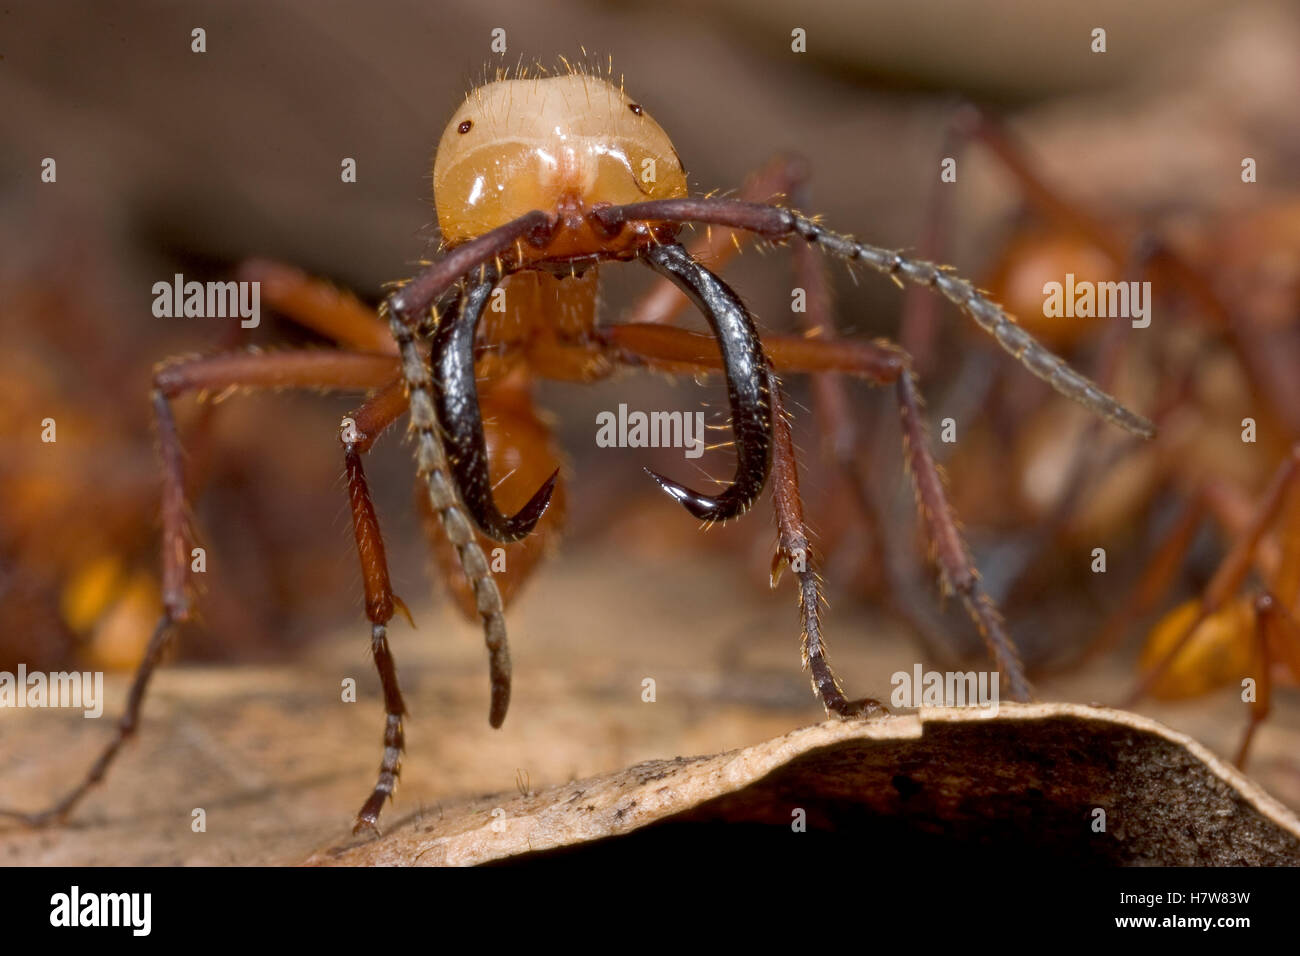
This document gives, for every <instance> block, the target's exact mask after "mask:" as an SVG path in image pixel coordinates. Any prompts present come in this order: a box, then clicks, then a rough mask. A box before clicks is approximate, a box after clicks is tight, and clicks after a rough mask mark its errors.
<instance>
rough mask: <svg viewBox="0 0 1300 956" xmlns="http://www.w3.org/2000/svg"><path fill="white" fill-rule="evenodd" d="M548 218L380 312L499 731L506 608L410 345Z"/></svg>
mask: <svg viewBox="0 0 1300 956" xmlns="http://www.w3.org/2000/svg"><path fill="white" fill-rule="evenodd" d="M555 225H556V220H555V217H553V216H551V215H548V214H547V213H544V212H540V211H534V212H530V213H525V214H524V215H523V216H520V217H519V218H518V219H515V220H514V221H512V222H508V223H506V224H505V225H504V226H500V227H498V228H496V229H493V230H492V231H491V232H487V233H484V234H483V235H482V236H479V237H478V238H477V239H471V240H470V241H468V242H466V243H463V244H462V245H459V246H457V247H456V248H455V249H453V250H451V251H450V252H448V253H447V254H446V255H445V256H443V257H442V258H441V259H438V260H437V261H436V262H433V263H431V264H430V265H428V266H426V267H425V268H424V269H422V270H420V272H418V273H417V274H416V275H415V276H414V277H413V278H412V279H411V280H410V281H409V282H407V283H406V284H405V285H403V286H402V287H401V288H400V289H397V290H396V291H394V292H392V293H391V294H390V295H389V296H388V298H386V299H385V300H384V302H383V304H382V305H381V306H380V309H379V313H380V316H381V317H383V318H387V320H388V328H389V331H390V332H391V334H392V337H393V339H394V341H396V342H397V351H398V356H399V357H400V359H401V367H402V379H403V381H404V382H405V383H406V391H407V394H408V396H409V400H410V410H411V428H412V430H414V432H415V433H416V453H415V455H416V473H417V475H418V476H419V477H420V479H421V480H422V481H423V482H424V483H425V486H426V489H427V491H428V496H429V507H430V510H431V511H432V512H433V513H434V514H435V515H437V516H438V520H439V521H440V522H441V523H442V528H443V531H444V532H445V533H446V535H447V539H448V541H450V543H451V545H452V547H453V548H455V549H456V555H457V559H458V560H459V561H460V565H461V569H462V570H463V571H464V572H465V577H466V579H467V580H468V581H469V582H470V584H471V586H472V587H473V589H474V598H475V603H476V605H477V610H478V613H479V617H480V618H481V619H482V621H483V636H484V641H485V643H486V644H487V648H488V658H489V662H490V663H489V667H490V670H491V682H492V700H491V704H490V706H489V709H488V722H489V723H490V724H491V725H492V726H493V727H500V726H501V724H502V722H504V721H505V719H506V711H507V710H508V709H509V707H510V646H509V641H508V638H507V635H506V619H505V605H504V602H503V601H502V599H501V591H500V590H499V589H498V588H497V585H496V582H495V581H493V579H492V570H491V567H490V566H489V565H488V562H487V558H486V557H485V556H484V554H483V549H482V547H481V546H480V545H479V543H478V539H477V538H476V537H475V536H474V529H473V527H472V525H471V524H470V521H469V518H467V517H466V516H465V512H464V510H463V508H462V507H461V504H460V501H459V499H458V497H457V495H456V489H455V486H454V484H453V483H452V480H451V479H450V477H449V475H448V462H447V454H446V451H445V450H444V448H443V445H442V439H441V438H440V437H439V434H438V419H437V412H436V411H435V403H434V396H433V377H432V375H431V374H430V372H429V366H428V363H427V362H426V361H425V358H424V355H423V353H422V352H421V350H420V346H419V344H418V342H417V340H416V336H417V334H418V333H419V332H420V331H421V330H424V329H426V328H428V327H429V324H430V320H431V318H432V317H433V316H434V309H435V307H436V305H437V303H438V301H439V300H440V299H441V298H442V297H443V295H444V294H445V293H447V292H448V290H450V289H451V287H452V286H453V285H455V284H456V282H457V281H459V280H460V279H462V278H464V277H466V276H469V275H470V274H471V273H474V272H478V271H479V270H482V269H486V268H487V267H488V266H489V265H492V264H494V263H495V261H496V260H497V259H498V258H500V257H502V256H505V255H508V254H509V253H510V252H511V251H512V250H515V249H516V247H518V246H520V245H521V244H523V243H524V242H535V243H543V244H544V243H545V241H546V239H547V237H548V236H549V235H551V234H552V233H553V230H554V228H555Z"/></svg>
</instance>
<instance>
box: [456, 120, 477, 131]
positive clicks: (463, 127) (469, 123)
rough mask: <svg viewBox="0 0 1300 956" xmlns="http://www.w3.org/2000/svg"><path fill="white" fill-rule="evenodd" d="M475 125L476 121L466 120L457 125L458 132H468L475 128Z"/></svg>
mask: <svg viewBox="0 0 1300 956" xmlns="http://www.w3.org/2000/svg"><path fill="white" fill-rule="evenodd" d="M473 127H474V122H473V121H472V120H465V122H463V123H461V124H460V125H459V126H457V127H456V132H458V133H468V132H469V131H470V130H471V129H473Z"/></svg>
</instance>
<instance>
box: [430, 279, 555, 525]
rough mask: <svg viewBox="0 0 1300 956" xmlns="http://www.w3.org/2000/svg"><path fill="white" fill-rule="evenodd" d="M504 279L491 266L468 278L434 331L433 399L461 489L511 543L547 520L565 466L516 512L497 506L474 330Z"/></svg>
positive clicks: (471, 508)
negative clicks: (480, 404) (509, 514)
mask: <svg viewBox="0 0 1300 956" xmlns="http://www.w3.org/2000/svg"><path fill="white" fill-rule="evenodd" d="M499 281H500V276H499V274H498V273H497V272H496V270H493V269H488V270H485V274H484V276H483V277H482V278H481V279H479V280H478V281H477V282H467V285H466V287H465V290H464V292H462V293H461V296H460V299H459V300H458V301H457V303H456V305H455V308H454V309H453V311H451V312H450V313H448V314H446V315H444V316H443V317H442V318H441V320H440V321H439V322H438V326H437V328H436V329H435V330H434V333H433V352H432V356H431V360H432V365H433V378H434V388H433V402H434V406H435V411H436V413H437V415H438V424H439V425H440V426H441V427H442V440H443V445H444V447H445V448H446V451H447V468H448V470H449V471H450V472H451V478H452V481H453V482H454V483H455V485H456V491H457V492H458V493H459V494H460V500H461V502H462V503H463V504H464V505H465V510H466V511H467V512H468V513H469V516H470V518H472V519H473V521H474V523H475V524H476V525H478V526H479V528H480V529H482V531H483V533H484V534H486V535H487V536H488V537H489V538H492V539H493V540H495V541H501V542H506V543H508V542H511V541H518V540H519V539H520V538H522V537H524V536H525V535H527V534H528V533H529V532H530V531H532V530H533V527H534V526H535V525H536V524H537V522H538V521H539V520H540V519H541V517H542V515H543V514H544V513H545V511H546V506H547V505H549V504H550V503H551V493H552V492H553V491H554V490H555V480H556V478H557V477H558V476H559V474H560V470H559V469H558V468H557V469H556V470H555V471H554V472H553V473H552V474H551V477H550V478H548V479H547V480H546V481H545V482H543V484H542V486H541V487H540V488H538V489H537V492H536V493H535V494H534V495H533V496H532V498H530V499H529V500H528V503H527V504H526V505H524V506H523V507H522V508H520V509H519V512H518V513H517V514H515V515H514V516H512V517H507V516H506V515H503V514H502V513H501V512H500V511H498V510H497V506H496V500H495V499H494V498H493V497H492V480H491V478H490V477H489V476H488V459H487V442H486V440H485V439H484V437H483V417H482V415H481V414H480V412H479V407H478V386H477V384H476V383H475V380H474V332H475V330H476V329H477V328H478V321H479V318H480V317H481V316H482V315H483V308H484V307H485V306H486V305H487V301H488V297H489V296H491V295H492V290H493V289H495V288H496V285H497V283H498V282H499Z"/></svg>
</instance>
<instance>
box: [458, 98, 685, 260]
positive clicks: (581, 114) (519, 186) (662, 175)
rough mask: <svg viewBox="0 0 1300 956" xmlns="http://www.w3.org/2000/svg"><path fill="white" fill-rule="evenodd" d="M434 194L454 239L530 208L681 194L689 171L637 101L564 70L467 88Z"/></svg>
mask: <svg viewBox="0 0 1300 956" xmlns="http://www.w3.org/2000/svg"><path fill="white" fill-rule="evenodd" d="M433 194H434V202H435V204H436V205H437V208H438V223H439V225H440V226H441V228H442V235H443V240H444V242H446V243H447V244H449V245H454V244H455V243H458V242H463V241H465V240H466V239H472V238H473V237H475V236H478V235H482V234H483V233H485V232H487V231H488V230H490V229H494V228H495V227H497V226H501V225H504V224H505V223H507V222H510V221H511V220H512V219H516V218H518V217H519V216H522V215H523V214H524V213H527V212H531V211H532V210H534V209H541V210H545V211H548V212H549V211H558V210H559V209H560V208H561V207H562V206H571V207H576V208H577V209H586V208H590V207H591V206H593V205H594V204H596V203H601V202H606V203H612V204H614V205H623V204H626V203H632V202H641V201H643V200H648V199H671V198H675V197H679V196H685V195H686V171H685V170H684V169H683V168H682V162H681V160H680V159H679V158H678V156H677V151H676V150H675V149H673V144H672V141H671V140H669V138H668V134H667V133H665V132H664V131H663V128H662V127H661V126H660V125H659V124H658V123H656V122H655V121H654V120H653V119H651V118H650V115H649V114H648V113H647V112H646V111H645V110H644V109H643V108H642V107H641V105H640V104H639V103H637V102H636V101H635V100H633V99H632V98H631V97H629V96H628V95H627V94H626V93H624V92H623V91H622V90H621V89H619V88H618V87H617V86H614V85H613V84H612V83H609V82H607V81H605V80H603V79H600V78H598V77H594V76H589V75H585V74H582V73H570V74H565V75H561V76H549V77H538V78H533V79H513V80H497V81H496V82H493V83H488V84H487V85H485V86H481V87H479V88H478V89H476V90H474V91H473V92H472V93H471V94H470V95H469V96H468V97H467V98H466V100H465V103H464V105H463V106H461V108H460V109H458V110H457V111H456V113H455V115H454V116H452V118H451V122H450V123H448V124H447V128H446V130H445V131H444V132H443V134H442V140H441V141H440V142H439V143H438V152H437V155H436V156H435V158H434V163H433Z"/></svg>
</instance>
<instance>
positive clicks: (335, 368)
mask: <svg viewBox="0 0 1300 956" xmlns="http://www.w3.org/2000/svg"><path fill="white" fill-rule="evenodd" d="M396 374H397V366H396V363H395V362H394V360H393V359H392V358H391V357H385V356H374V355H359V354H354V353H346V352H345V353H338V352H324V351H310V352H288V351H286V352H274V353H249V352H238V353H231V354H225V355H215V356H206V357H200V358H194V359H183V360H179V361H174V362H170V363H164V364H162V365H160V366H159V367H158V368H157V369H156V370H155V372H154V389H153V393H152V399H151V400H152V403H153V409H154V418H155V421H156V424H157V429H158V447H159V456H160V459H161V466H162V478H163V488H162V524H163V532H162V546H161V556H162V601H163V613H162V616H161V617H160V618H159V621H158V624H157V626H156V627H155V629H154V632H153V635H152V637H151V638H150V639H149V644H148V646H147V648H146V649H145V653H144V656H143V658H142V659H141V661H140V664H139V666H138V667H137V669H136V673H135V677H134V678H133V680H132V682H131V690H130V693H129V695H128V697H127V705H126V709H125V711H124V712H123V714H122V717H121V719H120V720H119V721H118V725H117V729H116V732H115V734H114V737H113V739H112V740H111V741H110V742H109V744H108V745H107V746H106V747H105V748H104V750H103V752H102V753H101V754H100V755H99V757H98V759H96V761H95V762H94V764H93V765H92V766H91V768H90V770H89V772H87V774H86V776H85V777H84V778H83V780H82V781H81V783H80V784H78V785H77V786H76V787H75V788H73V789H72V790H71V791H70V792H69V793H68V794H66V795H65V796H64V797H62V798H61V799H60V800H58V801H57V802H56V803H54V804H53V805H51V806H50V807H48V808H47V809H45V810H41V811H37V812H35V813H22V812H19V811H14V810H0V815H3V816H8V817H13V818H17V819H19V820H21V821H23V822H24V823H26V824H28V825H30V826H42V825H45V824H48V823H53V822H57V821H59V820H61V819H62V818H63V817H65V816H66V815H67V814H68V813H69V812H70V811H71V810H72V809H73V808H74V807H75V806H76V805H77V804H78V803H79V802H80V800H81V799H82V797H84V796H85V795H86V793H87V792H88V791H89V790H90V788H91V787H93V786H94V785H95V784H96V783H98V782H99V781H100V780H102V779H103V778H104V776H105V774H106V773H107V772H108V769H109V767H110V765H111V764H112V762H113V759H114V758H115V757H116V756H117V754H118V752H119V750H120V749H121V748H122V745H123V744H124V743H125V742H126V741H127V739H128V738H130V737H131V736H132V735H133V734H134V733H135V730H136V727H137V725H138V723H139V719H140V711H141V708H142V707H143V705H144V700H145V694H146V693H147V691H148V688H149V681H150V679H151V678H152V677H153V674H154V671H156V670H157V668H158V665H159V663H160V662H161V661H162V658H163V655H164V653H165V652H166V650H167V648H168V647H169V646H170V644H171V642H172V640H173V638H174V636H175V631H176V626H177V625H178V624H181V623H184V622H185V621H187V620H189V617H190V611H191V604H190V595H189V592H188V588H187V586H186V581H187V570H188V568H189V564H190V541H191V538H192V534H191V531H190V529H189V526H188V508H187V505H186V500H185V474H184V471H185V469H184V464H183V451H182V447H181V442H180V437H179V435H178V433H177V430H176V420H175V417H174V416H173V414H172V409H171V401H172V399H174V398H177V397H178V396H180V395H182V394H184V393H185V392H191V391H199V392H202V391H207V390H225V389H229V388H257V387H296V388H358V389H366V388H374V387H378V386H381V385H385V384H387V383H388V382H391V381H392V380H393V378H394V376H395V375H396Z"/></svg>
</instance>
